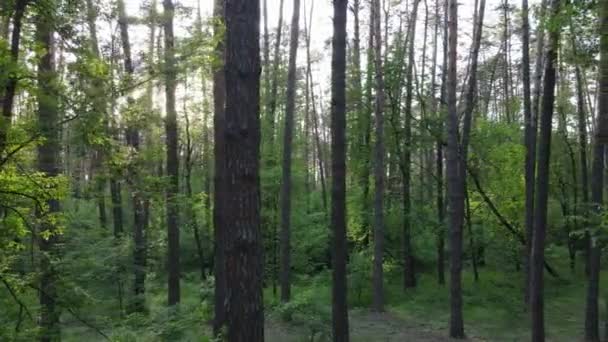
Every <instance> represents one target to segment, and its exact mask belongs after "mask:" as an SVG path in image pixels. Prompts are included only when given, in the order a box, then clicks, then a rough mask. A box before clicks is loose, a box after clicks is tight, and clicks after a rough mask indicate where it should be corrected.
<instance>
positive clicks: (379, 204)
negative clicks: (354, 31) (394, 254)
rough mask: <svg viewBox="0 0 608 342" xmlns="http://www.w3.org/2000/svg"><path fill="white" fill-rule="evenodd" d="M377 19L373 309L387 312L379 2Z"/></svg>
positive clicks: (377, 1) (374, 7) (375, 9)
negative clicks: (384, 269)
mask: <svg viewBox="0 0 608 342" xmlns="http://www.w3.org/2000/svg"><path fill="white" fill-rule="evenodd" d="M372 11H373V13H374V14H373V17H374V26H373V29H374V64H375V88H376V103H375V109H374V116H375V120H376V145H375V148H374V181H375V184H374V185H375V187H374V263H373V275H372V285H373V291H372V308H373V309H374V311H378V312H381V311H384V285H383V283H384V273H383V269H382V265H383V261H384V173H385V166H384V153H385V152H384V78H383V75H382V74H383V72H384V71H383V68H382V31H381V30H380V23H381V20H380V0H374V2H373V4H372Z"/></svg>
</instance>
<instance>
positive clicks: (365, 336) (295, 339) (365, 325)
mask: <svg viewBox="0 0 608 342" xmlns="http://www.w3.org/2000/svg"><path fill="white" fill-rule="evenodd" d="M349 322H350V334H351V341H354V342H368V341H374V342H397V341H399V342H401V341H420V342H443V341H451V339H449V338H447V337H445V331H433V330H432V328H431V327H430V326H428V325H425V324H420V323H415V322H410V321H406V320H403V319H401V318H400V317H398V316H397V315H395V314H394V313H391V312H385V313H374V312H370V311H362V310H356V311H351V313H350V315H349ZM310 337H311V336H310V333H309V332H307V331H306V329H303V328H301V327H300V328H298V327H294V326H290V325H286V324H285V323H281V322H279V321H276V320H270V321H268V322H267V324H266V341H268V342H301V341H309V340H310ZM315 337H316V338H315V340H314V341H323V340H324V336H321V335H315Z"/></svg>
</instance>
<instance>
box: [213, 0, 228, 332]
mask: <svg viewBox="0 0 608 342" xmlns="http://www.w3.org/2000/svg"><path fill="white" fill-rule="evenodd" d="M223 13H224V0H215V3H214V9H213V15H214V16H215V19H216V20H215V22H216V25H215V27H214V34H215V35H219V34H222V33H221V32H223V28H222V26H221V25H222V24H220V23H219V22H218V21H220V20H222V19H223ZM222 21H223V20H222ZM217 38H218V39H217V41H218V44H217V46H216V47H215V54H216V58H217V59H218V60H220V61H223V60H224V54H225V51H224V39H221V38H220V37H217ZM225 99H226V84H225V77H224V70H223V67H216V68H215V70H213V107H214V108H213V111H214V113H213V135H214V142H215V143H214V144H213V149H214V150H213V155H214V159H215V161H214V168H215V170H214V178H213V188H214V189H213V241H214V242H215V244H214V257H213V275H214V279H215V284H214V285H215V286H214V288H215V291H214V298H213V302H214V306H213V307H214V318H213V334H214V335H215V336H217V335H218V334H219V333H220V330H221V328H222V326H223V325H224V324H225V321H226V306H225V302H226V267H225V265H224V262H225V258H226V257H225V253H226V252H225V229H226V227H225V223H224V219H223V210H224V209H223V207H224V201H225V196H226V195H227V194H226V191H225V186H224V183H225V181H226V178H225V175H224V167H225V166H224V164H225V162H224V159H225V151H226V150H225V146H224V140H225V132H224V131H225V126H226V123H225V121H226V119H225V101H226V100H225Z"/></svg>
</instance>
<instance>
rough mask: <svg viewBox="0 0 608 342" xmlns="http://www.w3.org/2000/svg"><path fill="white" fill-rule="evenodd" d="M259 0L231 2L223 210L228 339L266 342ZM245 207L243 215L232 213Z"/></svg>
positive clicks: (228, 12) (227, 18)
mask: <svg viewBox="0 0 608 342" xmlns="http://www.w3.org/2000/svg"><path fill="white" fill-rule="evenodd" d="M259 6H260V2H259V0H227V1H226V7H225V11H224V16H225V17H224V19H225V23H226V54H225V64H224V74H225V77H226V78H225V80H226V83H225V84H226V98H227V99H240V100H239V101H226V111H225V120H226V121H225V127H224V129H225V130H224V134H225V140H224V141H223V144H224V147H225V156H226V157H225V159H224V172H225V174H226V177H227V179H229V180H231V181H230V182H225V183H224V184H223V186H224V189H223V190H225V192H226V194H227V196H226V198H225V207H222V221H223V222H222V223H223V224H224V227H222V228H223V229H224V231H225V233H226V235H225V237H226V240H225V244H226V245H225V247H226V260H225V267H226V285H227V293H226V303H227V324H228V334H227V337H228V340H229V341H232V342H245V341H251V342H262V341H264V306H263V305H264V303H263V299H262V283H263V278H262V273H263V268H264V263H263V257H262V243H261V242H262V240H261V227H260V177H259V168H260V113H259V100H260V94H259V91H260V68H261V65H260V47H259V44H258V42H259V39H260V37H259V35H260V29H259V27H260V14H259ZM233 208H239V210H232V209H233Z"/></svg>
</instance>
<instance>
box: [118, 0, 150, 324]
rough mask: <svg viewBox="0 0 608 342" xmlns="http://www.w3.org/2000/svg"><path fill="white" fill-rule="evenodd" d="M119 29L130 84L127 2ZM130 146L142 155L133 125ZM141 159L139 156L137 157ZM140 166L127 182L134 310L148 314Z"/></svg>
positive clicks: (129, 130) (120, 4) (121, 6)
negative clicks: (146, 310)
mask: <svg viewBox="0 0 608 342" xmlns="http://www.w3.org/2000/svg"><path fill="white" fill-rule="evenodd" d="M117 7H118V25H119V29H120V37H121V41H122V50H123V56H124V69H125V77H126V78H127V82H128V84H130V83H131V82H132V80H133V73H134V68H133V60H132V58H131V43H130V40H129V22H128V18H127V13H126V12H125V4H124V1H123V0H118V2H117ZM127 103H129V104H132V103H133V99H132V98H131V97H129V98H128V101H127ZM125 135H126V138H127V145H129V147H131V148H133V150H134V151H135V152H136V153H139V149H140V146H139V143H140V139H139V130H138V129H137V128H136V125H135V124H134V123H133V122H130V123H128V126H127V132H126V134H125ZM136 158H137V156H136ZM137 169H138V165H137V163H136V162H135V163H134V165H129V171H128V179H127V182H128V183H129V185H130V188H131V194H132V195H131V201H132V203H133V244H134V251H133V269H134V273H135V274H134V276H135V280H134V284H133V289H134V294H135V296H134V298H133V303H132V310H133V311H136V312H143V311H144V310H145V298H146V297H145V293H146V286H145V281H146V258H147V256H146V254H147V247H146V219H145V213H144V199H143V198H142V194H141V189H140V185H139V182H138V179H139V174H138V170H137Z"/></svg>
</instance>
